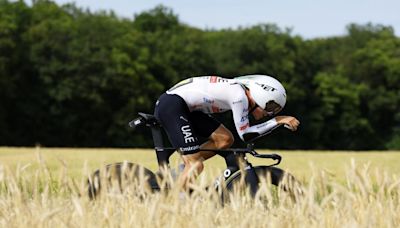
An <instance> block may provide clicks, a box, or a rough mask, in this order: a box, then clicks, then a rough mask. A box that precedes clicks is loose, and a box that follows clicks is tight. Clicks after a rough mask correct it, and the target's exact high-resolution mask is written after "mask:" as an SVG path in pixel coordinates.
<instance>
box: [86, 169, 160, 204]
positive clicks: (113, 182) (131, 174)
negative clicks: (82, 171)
mask: <svg viewBox="0 0 400 228" xmlns="http://www.w3.org/2000/svg"><path fill="white" fill-rule="evenodd" d="M87 182H88V195H89V198H90V199H95V198H96V197H97V196H98V195H99V194H100V192H101V191H106V192H109V193H110V192H113V193H123V192H125V191H127V190H128V189H129V190H132V191H133V192H134V193H135V194H139V195H143V194H146V192H153V191H157V190H159V189H160V188H159V186H158V183H157V178H156V176H155V174H154V173H153V172H152V171H150V170H149V169H147V168H145V167H143V166H141V165H138V164H135V163H130V162H119V163H115V164H109V165H107V166H106V167H105V168H104V169H99V170H96V171H95V172H94V173H93V174H92V175H91V176H90V178H89V179H88V181H87Z"/></svg>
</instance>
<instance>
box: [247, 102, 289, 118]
mask: <svg viewBox="0 0 400 228" xmlns="http://www.w3.org/2000/svg"><path fill="white" fill-rule="evenodd" d="M258 107H260V106H258V105H257V104H255V106H254V107H253V108H252V109H251V110H250V111H249V113H253V112H254V110H256V108H258ZM281 110H282V107H281V106H280V105H279V104H277V103H276V102H275V101H268V102H267V104H266V105H265V109H264V111H266V112H267V114H268V115H269V116H272V115H275V114H277V113H278V112H280V111H281Z"/></svg>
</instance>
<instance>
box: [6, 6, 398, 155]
mask: <svg viewBox="0 0 400 228" xmlns="http://www.w3.org/2000/svg"><path fill="white" fill-rule="evenodd" d="M346 29H347V30H346V31H347V32H346V34H345V35H343V36H336V37H327V38H315V39H303V38H302V37H301V36H298V35H292V34H291V31H290V29H282V28H279V27H278V26H277V25H275V24H257V25H254V26H251V27H238V28H234V29H233V28H231V29H206V30H203V29H198V28H195V27H191V26H189V25H187V24H184V23H182V22H181V21H180V20H179V17H178V16H177V15H176V14H174V12H173V10H172V9H169V8H167V7H164V6H162V5H160V6H157V7H155V8H153V9H151V10H149V11H144V12H142V13H140V14H136V15H134V16H133V17H132V18H131V19H129V18H121V17H119V16H118V15H116V14H115V13H114V12H112V11H97V12H92V11H90V10H87V9H82V8H79V7H77V6H76V5H74V4H66V5H62V6H60V5H57V4H55V3H54V2H52V1H47V0H35V1H33V2H32V5H27V4H26V3H24V1H21V0H20V1H9V0H0V145H7V146H32V145H35V144H40V145H43V146H72V147H78V146H79V147H98V146H99V147H150V146H151V140H150V132H149V131H147V130H138V131H135V132H133V131H132V130H130V129H128V127H127V122H128V121H129V120H131V119H132V118H134V117H135V114H136V113H137V112H139V111H142V112H149V113H152V112H153V108H154V103H155V101H156V99H157V97H158V96H159V95H160V94H162V93H163V92H164V91H165V90H167V89H168V88H169V87H171V86H172V85H174V84H175V83H177V82H178V81H180V80H182V79H184V78H187V77H192V76H200V75H220V76H223V77H228V78H232V77H236V76H240V75H246V74H267V75H272V76H274V77H276V78H278V79H279V80H280V81H281V82H283V84H284V86H285V87H286V89H287V94H288V101H287V105H286V107H285V108H284V110H283V111H282V114H290V115H294V116H296V117H298V118H299V120H300V121H301V127H300V130H299V131H297V132H295V133H290V132H288V131H287V130H286V131H285V130H284V129H278V130H276V131H275V132H274V133H272V134H271V135H270V136H269V137H267V138H265V140H263V142H260V143H259V146H261V147H268V148H285V149H349V150H372V149H400V38H399V37H396V35H395V33H394V30H393V28H392V27H390V26H384V25H376V24H364V25H359V24H349V25H348V26H347V28H346ZM216 117H217V118H219V119H220V120H221V121H222V122H223V123H225V124H226V125H227V126H228V127H229V128H230V129H232V130H233V129H234V128H233V126H232V123H231V117H230V115H229V114H222V115H219V116H216ZM233 131H234V130H233ZM236 141H238V140H236ZM238 143H239V142H238Z"/></svg>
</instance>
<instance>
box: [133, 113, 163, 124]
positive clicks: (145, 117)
mask: <svg viewBox="0 0 400 228" xmlns="http://www.w3.org/2000/svg"><path fill="white" fill-rule="evenodd" d="M138 114H139V117H138V118H136V119H134V120H132V121H130V122H129V127H131V128H136V127H137V126H141V125H143V124H146V125H147V126H159V125H160V124H159V123H158V121H157V119H156V118H155V117H154V115H151V114H147V113H143V112H139V113H138Z"/></svg>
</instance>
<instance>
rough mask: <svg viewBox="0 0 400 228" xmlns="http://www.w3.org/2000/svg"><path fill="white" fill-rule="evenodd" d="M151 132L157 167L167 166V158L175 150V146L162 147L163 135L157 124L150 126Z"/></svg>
mask: <svg viewBox="0 0 400 228" xmlns="http://www.w3.org/2000/svg"><path fill="white" fill-rule="evenodd" d="M150 128H151V134H152V136H153V143H154V149H155V151H156V155H157V162H158V166H159V167H164V166H167V167H169V158H170V157H171V155H172V154H173V153H174V152H175V148H166V147H164V141H163V136H162V133H161V128H160V127H159V126H155V125H153V126H151V127H150Z"/></svg>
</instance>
